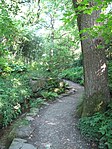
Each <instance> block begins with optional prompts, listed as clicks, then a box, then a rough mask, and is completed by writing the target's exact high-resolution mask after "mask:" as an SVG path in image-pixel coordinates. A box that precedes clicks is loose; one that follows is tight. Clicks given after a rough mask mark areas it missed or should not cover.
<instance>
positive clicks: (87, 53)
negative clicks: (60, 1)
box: [73, 0, 110, 116]
mask: <svg viewBox="0 0 112 149" xmlns="http://www.w3.org/2000/svg"><path fill="white" fill-rule="evenodd" d="M75 2H76V1H75V0H73V3H74V6H75V7H77V5H76V3H75ZM89 5H95V3H94V1H91V2H90V3H89ZM100 13H101V11H100V10H95V11H93V12H92V14H91V15H88V14H84V13H83V12H81V13H80V14H79V15H78V18H77V23H78V27H79V31H81V30H84V29H85V28H91V27H93V26H99V25H100V24H98V23H97V22H96V19H97V18H98V17H99V15H100ZM80 36H81V48H82V53H83V67H84V87H85V97H84V100H83V104H82V107H81V108H82V110H81V113H80V114H81V115H80V116H88V115H92V114H94V113H95V112H100V111H104V110H105V108H106V106H107V104H108V102H109V100H110V98H109V89H108V81H107V78H108V77H107V64H106V56H105V49H98V45H99V44H100V43H101V42H102V43H103V40H102V38H101V37H97V38H94V39H93V38H91V37H90V36H89V34H88V33H87V32H86V33H82V34H81V35H80Z"/></svg>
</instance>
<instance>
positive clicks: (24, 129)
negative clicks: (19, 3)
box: [16, 125, 34, 138]
mask: <svg viewBox="0 0 112 149" xmlns="http://www.w3.org/2000/svg"><path fill="white" fill-rule="evenodd" d="M33 131H34V128H32V127H31V126H29V125H28V126H27V125H26V126H20V127H19V128H17V129H16V137H19V138H26V137H29V136H30V134H31V133H32V132H33Z"/></svg>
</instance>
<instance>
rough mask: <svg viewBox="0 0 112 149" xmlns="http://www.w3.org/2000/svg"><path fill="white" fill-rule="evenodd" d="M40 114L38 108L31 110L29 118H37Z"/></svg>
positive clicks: (28, 114)
mask: <svg viewBox="0 0 112 149" xmlns="http://www.w3.org/2000/svg"><path fill="white" fill-rule="evenodd" d="M38 113H39V109H38V108H31V109H30V112H29V113H27V116H34V117H35V116H36V115H37V114H38Z"/></svg>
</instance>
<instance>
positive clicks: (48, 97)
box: [41, 91, 58, 101]
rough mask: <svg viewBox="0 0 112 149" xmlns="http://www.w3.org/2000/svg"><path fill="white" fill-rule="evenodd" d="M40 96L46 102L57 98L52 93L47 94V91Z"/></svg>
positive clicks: (56, 95) (55, 94)
mask: <svg viewBox="0 0 112 149" xmlns="http://www.w3.org/2000/svg"><path fill="white" fill-rule="evenodd" d="M41 95H42V97H43V98H44V99H46V100H47V101H52V100H55V98H56V97H58V94H57V93H54V92H47V91H43V92H41Z"/></svg>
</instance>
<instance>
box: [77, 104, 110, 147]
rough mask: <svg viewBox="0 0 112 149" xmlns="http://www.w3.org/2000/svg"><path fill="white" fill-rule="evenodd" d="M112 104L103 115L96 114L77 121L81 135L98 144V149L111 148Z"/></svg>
mask: <svg viewBox="0 0 112 149" xmlns="http://www.w3.org/2000/svg"><path fill="white" fill-rule="evenodd" d="M111 113H112V104H110V105H109V107H108V110H107V111H106V112H105V113H96V114H95V115H93V116H92V117H83V118H81V119H80V121H79V125H78V127H79V129H80V130H81V133H82V134H83V135H84V136H86V137H87V138H88V139H89V140H94V141H96V142H97V143H98V147H99V149H107V148H108V149H111V148H112V114H111Z"/></svg>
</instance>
